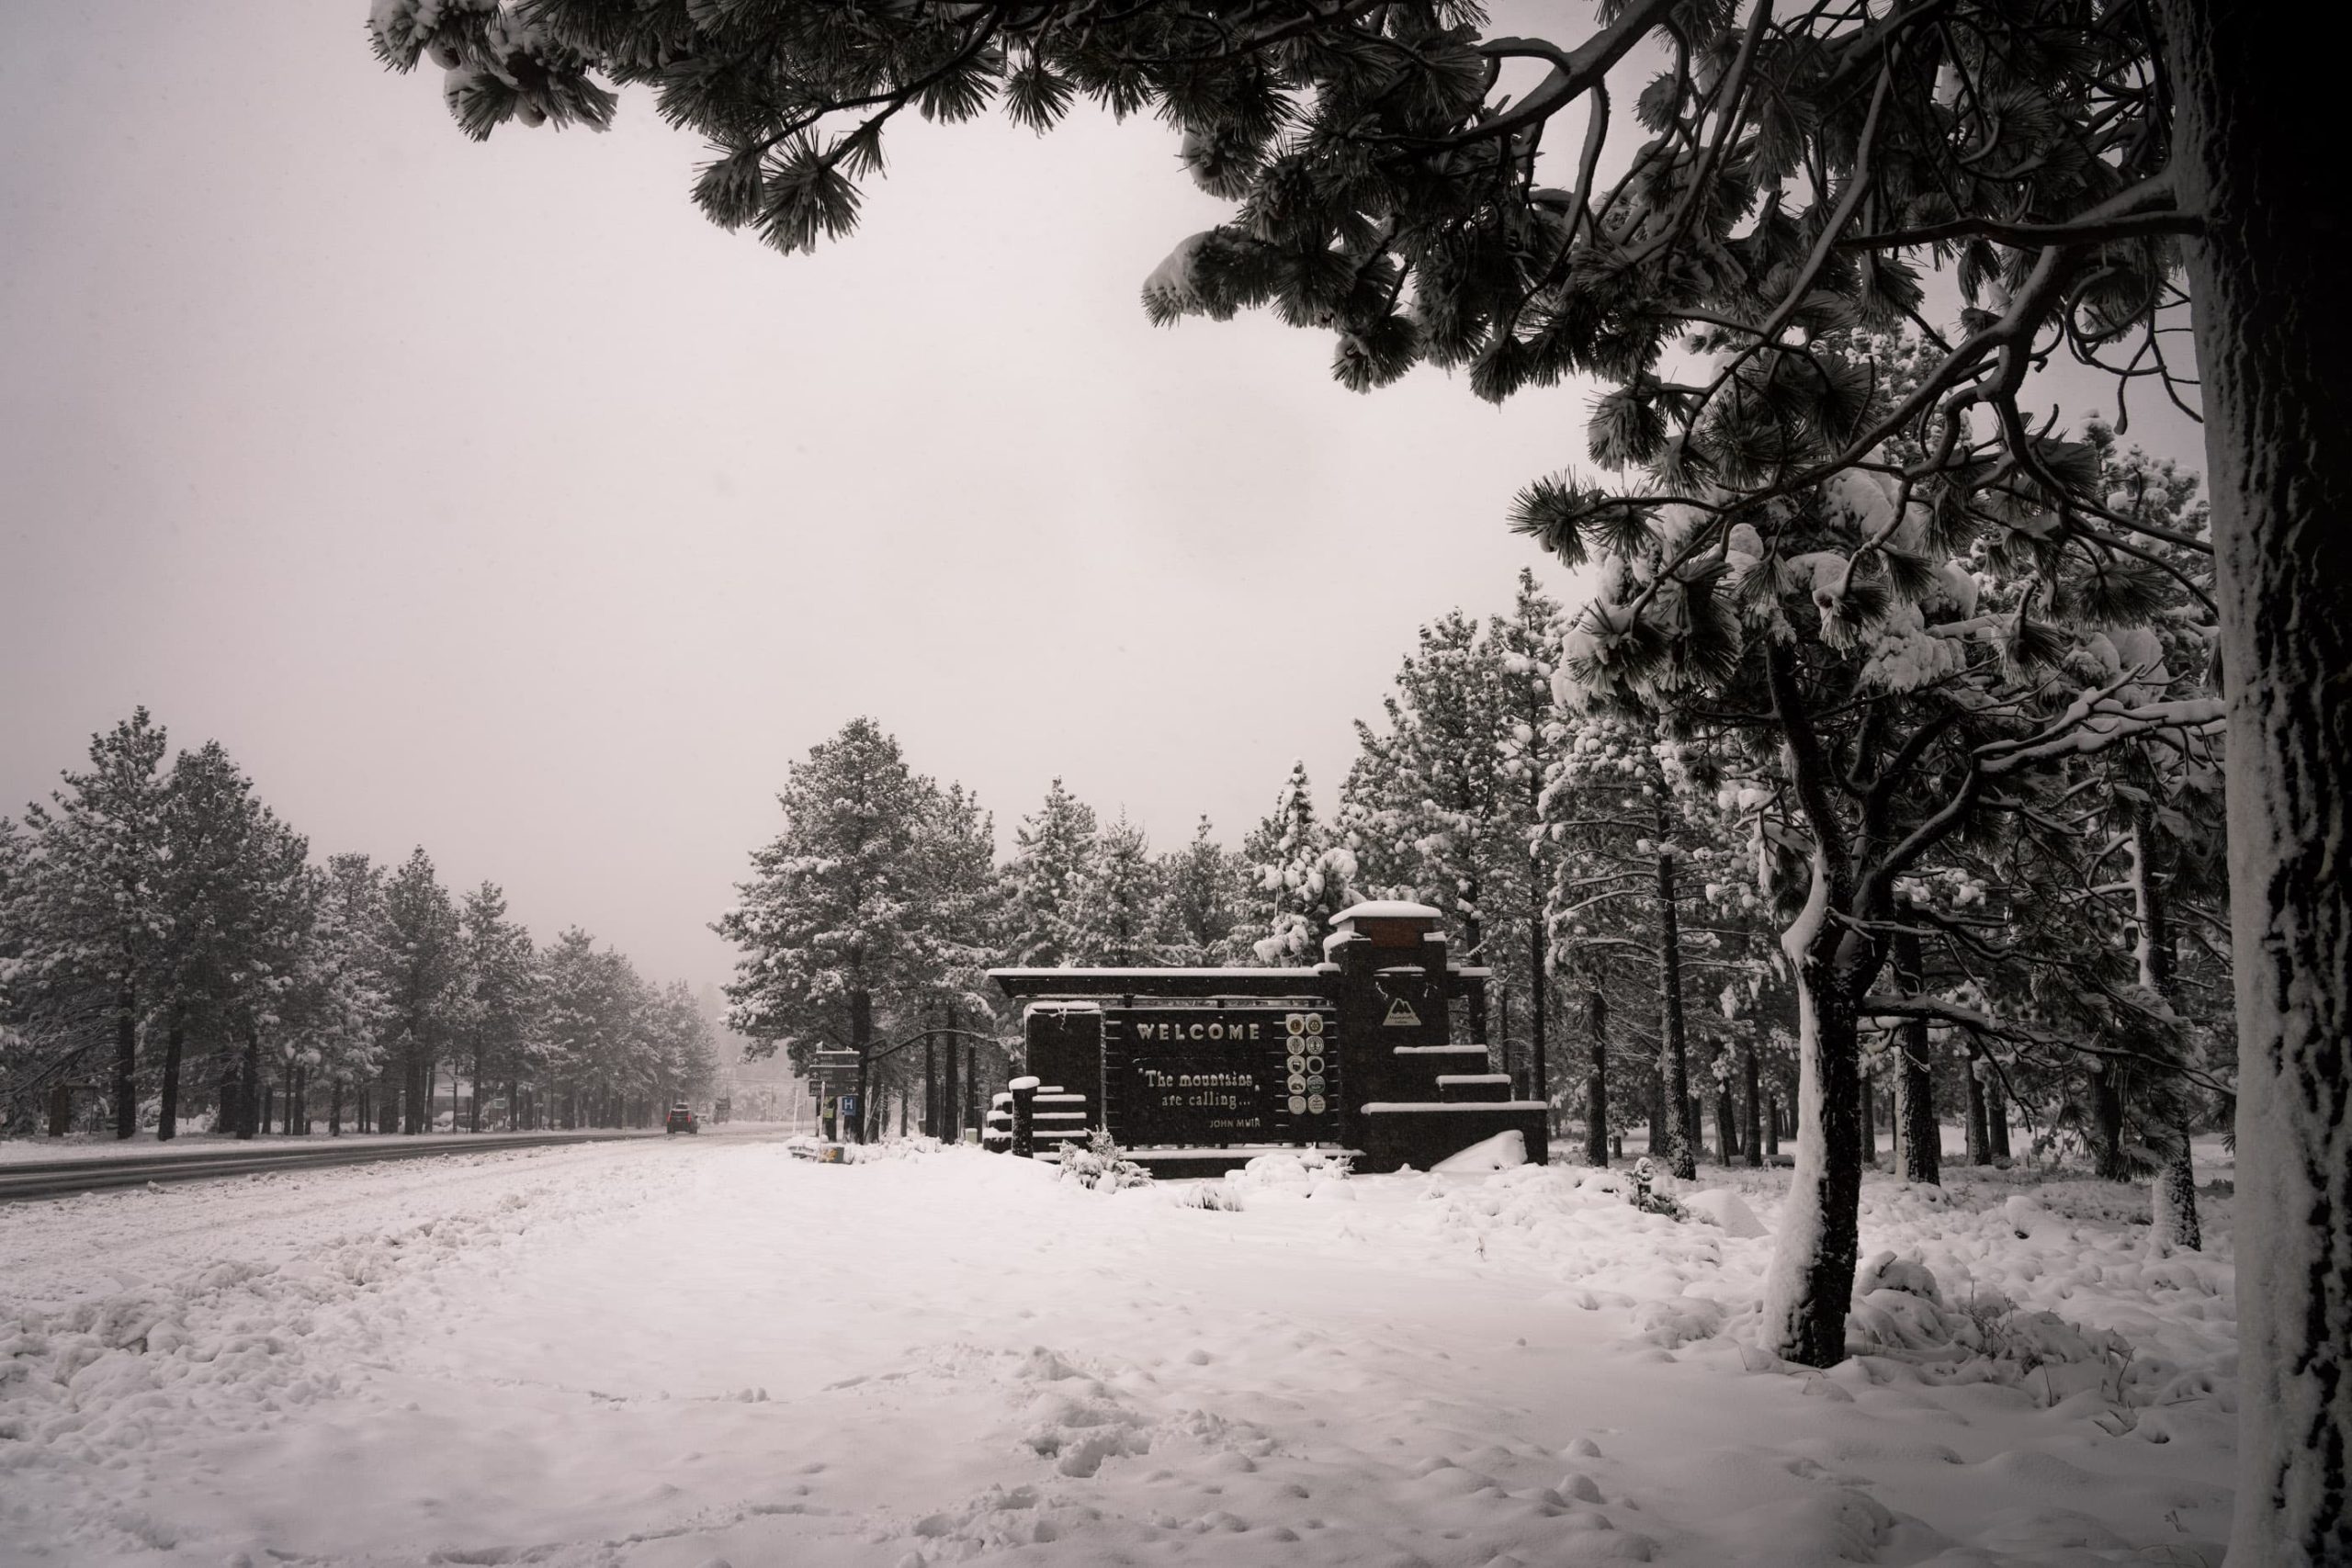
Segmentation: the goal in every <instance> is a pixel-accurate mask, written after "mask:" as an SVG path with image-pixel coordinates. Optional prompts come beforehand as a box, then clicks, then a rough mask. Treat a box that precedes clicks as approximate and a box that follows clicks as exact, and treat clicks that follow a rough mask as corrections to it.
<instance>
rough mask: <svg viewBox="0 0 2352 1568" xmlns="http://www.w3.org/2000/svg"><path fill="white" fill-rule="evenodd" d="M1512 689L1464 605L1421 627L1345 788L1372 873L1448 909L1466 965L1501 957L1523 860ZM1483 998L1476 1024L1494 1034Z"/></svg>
mask: <svg viewBox="0 0 2352 1568" xmlns="http://www.w3.org/2000/svg"><path fill="white" fill-rule="evenodd" d="M1503 687H1504V672H1503V667H1502V663H1501V660H1500V658H1499V656H1498V652H1497V650H1496V649H1495V647H1494V646H1493V645H1492V644H1491V643H1490V642H1489V641H1488V640H1487V639H1486V638H1484V637H1481V636H1480V635H1479V627H1478V625H1477V623H1476V621H1473V620H1472V619H1470V618H1469V617H1468V616H1467V615H1463V614H1462V613H1461V612H1460V611H1458V610H1456V611H1453V612H1451V613H1449V614H1447V615H1442V616H1441V617H1440V618H1439V619H1437V620H1436V621H1434V622H1432V623H1430V625H1428V626H1423V627H1421V629H1420V633H1419V640H1418V645H1417V646H1416V648H1415V649H1414V650H1413V652H1412V653H1410V654H1408V655H1407V656H1406V659H1405V661H1404V664H1403V667H1402V668H1401V669H1399V670H1398V671H1397V686H1396V690H1395V692H1394V693H1393V694H1390V695H1389V696H1388V697H1386V698H1385V699H1384V700H1383V703H1382V707H1383V709H1384V712H1385V717H1386V719H1387V728H1386V730H1385V733H1379V732H1374V730H1372V729H1371V728H1369V727H1367V726H1364V725H1361V724H1360V725H1358V726H1357V727H1356V728H1357V735H1358V737H1359V739H1360V740H1361V741H1362V743H1363V756H1362V757H1361V758H1360V759H1359V762H1358V765H1357V766H1356V767H1355V768H1354V769H1353V770H1352V771H1351V773H1349V775H1348V781H1347V788H1346V789H1345V790H1343V792H1342V796H1343V805H1342V819H1343V820H1344V821H1345V822H1346V823H1347V824H1348V826H1349V828H1350V829H1351V833H1352V834H1353V835H1354V836H1355V837H1357V838H1358V839H1359V840H1361V841H1362V844H1363V849H1362V851H1361V852H1360V856H1361V858H1362V859H1370V860H1371V861H1372V862H1373V865H1374V870H1373V871H1372V873H1371V875H1370V877H1369V880H1373V881H1374V882H1378V883H1392V884H1404V885H1408V886H1411V887H1412V888H1413V889H1414V890H1415V892H1416V894H1417V896H1418V897H1420V898H1422V899H1424V900H1426V901H1428V902H1429V903H1430V904H1433V905H1435V906H1436V907H1437V908H1440V909H1442V910H1443V911H1444V912H1445V913H1446V915H1447V916H1448V917H1449V919H1448V925H1449V929H1450V930H1451V931H1452V932H1453V941H1454V943H1455V945H1456V948H1457V951H1458V952H1459V953H1460V954H1461V956H1462V961H1463V962H1464V963H1465V964H1481V965H1487V964H1491V963H1492V960H1493V958H1494V954H1493V953H1492V952H1490V950H1489V946H1488V934H1489V931H1488V928H1489V925H1490V923H1491V919H1492V917H1491V915H1490V911H1489V908H1488V899H1489V897H1490V896H1505V897H1507V883H1508V879H1509V878H1510V876H1511V875H1513V874H1516V873H1517V871H1518V870H1519V869H1520V863H1521V858H1522V850H1521V830H1520V829H1519V826H1518V823H1517V819H1516V817H1515V815H1514V813H1515V811H1516V808H1517V807H1518V805H1519V804H1520V801H1519V796H1520V794H1521V792H1520V791H1517V790H1514V789H1512V788H1511V787H1510V784H1511V781H1510V777H1509V775H1508V774H1507V773H1506V772H1505V768H1504V759H1503V750H1502V748H1503V743H1504V741H1505V740H1506V739H1508V738H1509V735H1510V731H1509V728H1508V727H1507V721H1506V719H1505V717H1504V712H1503V706H1502V704H1503V699H1504V691H1503ZM1302 782H1303V776H1302ZM1375 845H1377V846H1378V848H1377V849H1375V848H1374V846H1375ZM1348 880H1349V881H1351V882H1353V881H1355V880H1356V878H1355V877H1354V876H1353V875H1351V876H1350V877H1349V878H1348ZM1319 955H1320V950H1319V947H1318V949H1317V956H1319ZM1482 1002H1483V998H1479V1001H1478V1002H1474V1011H1473V1013H1472V1016H1471V1018H1470V1020H1469V1029H1470V1032H1471V1034H1472V1036H1473V1038H1475V1039H1477V1040H1479V1041H1481V1042H1484V1041H1485V1040H1486V1039H1487V1020H1486V1018H1485V1016H1484V1013H1483V1011H1480V1010H1477V1008H1478V1006H1479V1005H1480V1003H1482Z"/></svg>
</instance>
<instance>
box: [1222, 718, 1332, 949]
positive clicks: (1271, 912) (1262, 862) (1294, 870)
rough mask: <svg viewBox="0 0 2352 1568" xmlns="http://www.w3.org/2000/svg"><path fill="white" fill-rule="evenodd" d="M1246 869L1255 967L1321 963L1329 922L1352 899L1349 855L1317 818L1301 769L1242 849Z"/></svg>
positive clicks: (1293, 770)
mask: <svg viewBox="0 0 2352 1568" xmlns="http://www.w3.org/2000/svg"><path fill="white" fill-rule="evenodd" d="M1241 852H1242V856H1243V858H1244V859H1245V860H1247V861H1248V862H1249V863H1250V867H1251V883H1250V895H1251V896H1250V898H1249V899H1248V900H1247V901H1246V902H1245V905H1244V909H1243V916H1242V919H1243V922H1244V925H1245V927H1252V926H1253V927H1255V929H1256V930H1257V931H1259V932H1261V933H1262V934H1260V935H1257V936H1255V937H1254V938H1253V939H1252V940H1251V943H1250V946H1251V951H1252V953H1254V954H1255V955H1256V957H1257V961H1258V962H1259V963H1261V964H1277V965H1282V966H1284V967H1292V966H1297V965H1302V964H1319V963H1321V962H1322V961H1323V939H1324V938H1326V937H1328V936H1329V935H1330V934H1331V917H1332V916H1334V915H1336V914H1338V913H1339V912H1340V910H1341V909H1344V908H1347V907H1348V906H1349V905H1350V904H1352V903H1355V902H1356V901H1357V893H1356V855H1355V852H1354V851H1353V850H1352V849H1351V848H1349V847H1348V846H1347V845H1345V844H1342V843H1340V841H1339V839H1338V835H1337V834H1334V833H1332V832H1329V831H1328V830H1327V829H1324V827H1323V826H1322V824H1321V823H1320V822H1318V821H1317V818H1316V815H1315V794H1314V789H1313V786H1312V785H1311V784H1309V783H1308V781H1307V777H1306V763H1305V762H1303V761H1294V762H1292V763H1291V765H1290V777H1289V778H1287V779H1285V780H1284V781H1283V789H1282V794H1281V795H1280V796H1279V797H1277V798H1276V800H1275V802H1274V809H1273V810H1272V812H1271V813H1270V814H1269V815H1268V816H1267V817H1266V818H1265V819H1264V820H1263V821H1261V822H1260V823H1259V824H1258V826H1257V827H1256V829H1253V830H1252V831H1251V832H1250V838H1249V840H1248V841H1247V842H1246V843H1244V844H1243V846H1242V851H1241Z"/></svg>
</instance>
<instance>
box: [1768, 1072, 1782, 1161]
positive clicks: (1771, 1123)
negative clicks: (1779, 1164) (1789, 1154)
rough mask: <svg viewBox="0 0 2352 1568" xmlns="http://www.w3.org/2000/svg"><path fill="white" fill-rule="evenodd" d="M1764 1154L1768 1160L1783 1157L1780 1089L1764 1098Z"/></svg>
mask: <svg viewBox="0 0 2352 1568" xmlns="http://www.w3.org/2000/svg"><path fill="white" fill-rule="evenodd" d="M1764 1153H1765V1155H1766V1156H1767V1157H1768V1158H1771V1159H1779V1158H1780V1157H1781V1095H1780V1091H1779V1090H1778V1089H1775V1090H1773V1091H1772V1092H1771V1093H1770V1094H1768V1095H1766V1096H1765V1097H1764Z"/></svg>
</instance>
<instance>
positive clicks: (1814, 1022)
mask: <svg viewBox="0 0 2352 1568" xmlns="http://www.w3.org/2000/svg"><path fill="white" fill-rule="evenodd" d="M1831 880H1832V877H1831V873H1830V870H1829V867H1828V866H1827V865H1826V863H1824V857H1823V855H1822V853H1821V852H1820V851H1819V850H1815V854H1814V866H1813V891H1812V893H1811V894H1810V896H1809V897H1807V899H1806V902H1805V908H1804V913H1803V914H1801V915H1799V916H1798V917H1797V919H1796V921H1795V923H1794V924H1793V925H1792V926H1791V927H1790V928H1789V930H1788V931H1787V933H1786V934H1785V935H1783V936H1782V937H1781V945H1782V947H1783V948H1784V949H1785V951H1786V952H1787V953H1788V955H1789V959H1790V964H1791V966H1792V968H1793V969H1794V970H1795V971H1796V979H1797V1131H1796V1136H1797V1156H1796V1168H1795V1169H1794V1170H1793V1171H1792V1173H1791V1174H1790V1178H1789V1196H1788V1199H1787V1201H1785V1202H1784V1203H1782V1204H1781V1229H1780V1234H1779V1235H1778V1236H1777V1238H1776V1239H1775V1242H1774V1245H1773V1247H1772V1265H1771V1269H1770V1272H1769V1273H1768V1274H1767V1275H1766V1276H1765V1282H1764V1332H1765V1336H1766V1341H1765V1342H1766V1344H1767V1345H1768V1346H1769V1347H1770V1348H1771V1350H1772V1351H1773V1352H1774V1353H1775V1354H1776V1355H1778V1356H1780V1357H1781V1358H1782V1359H1785V1360H1791V1361H1795V1362H1798V1363H1799V1364H1801V1365H1804V1366H1808V1367H1828V1366H1835V1365H1836V1364H1837V1363H1838V1362H1839V1361H1840V1360H1843V1359H1845V1355H1846V1309H1847V1307H1848V1306H1849V1305H1850V1304H1851V1303H1852V1300H1853V1294H1854V1264H1855V1260H1856V1254H1857V1253H1858V1252H1859V1250H1860V1237H1859V1234H1858V1229H1857V1225H1858V1221H1859V1215H1860V1207H1861V1191H1862V1161H1861V1134H1862V1128H1861V1115H1860V1106H1859V1105H1858V1104H1857V1103H1856V1090H1857V1089H1858V1088H1859V1077H1860V1061H1861V1047H1860V1038H1859V1031H1858V1030H1857V1027H1856V1019H1855V1015H1854V999H1853V991H1852V988H1851V984H1850V981H1849V977H1848V976H1846V975H1845V974H1844V973H1843V972H1842V969H1841V967H1840V965H1839V964H1838V962H1837V958H1836V954H1837V952H1838V948H1839V946H1840V944H1841V938H1842V935H1843V932H1842V931H1841V930H1840V929H1839V928H1838V927H1834V926H1832V925H1831V924H1830V923H1829V920H1828V913H1829V910H1830V908H1831V907H1832V905H1833V903H1834V904H1837V905H1839V906H1842V905H1843V903H1844V902H1845V900H1844V899H1843V898H1842V897H1836V895H1835V894H1834V893H1833V889H1832V888H1831V886H1830V883H1831Z"/></svg>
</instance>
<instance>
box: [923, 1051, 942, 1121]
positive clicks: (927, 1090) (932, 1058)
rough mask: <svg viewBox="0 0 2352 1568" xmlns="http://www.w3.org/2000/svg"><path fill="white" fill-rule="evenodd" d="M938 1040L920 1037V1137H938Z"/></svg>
mask: <svg viewBox="0 0 2352 1568" xmlns="http://www.w3.org/2000/svg"><path fill="white" fill-rule="evenodd" d="M938 1043H939V1042H938V1038H937V1037H936V1036H934V1035H930V1034H926V1035H924V1036H923V1037H922V1135H923V1136H924V1137H926V1138H936V1137H937V1136H939V1052H938V1049H937V1047H938Z"/></svg>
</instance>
